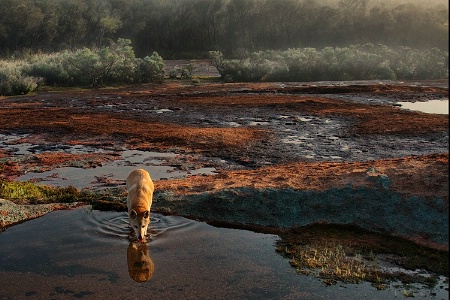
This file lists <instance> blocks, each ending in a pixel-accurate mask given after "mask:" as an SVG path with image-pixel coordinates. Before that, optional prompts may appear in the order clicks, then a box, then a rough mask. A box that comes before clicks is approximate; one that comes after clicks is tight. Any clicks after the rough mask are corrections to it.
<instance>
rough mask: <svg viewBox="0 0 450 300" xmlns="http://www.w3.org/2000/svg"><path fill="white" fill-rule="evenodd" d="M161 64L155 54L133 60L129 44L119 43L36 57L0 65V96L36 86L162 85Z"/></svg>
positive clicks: (26, 90)
mask: <svg viewBox="0 0 450 300" xmlns="http://www.w3.org/2000/svg"><path fill="white" fill-rule="evenodd" d="M163 78H164V62H163V59H162V57H161V56H159V55H158V53H156V52H154V53H153V54H152V55H151V56H147V57H145V58H144V59H139V58H136V57H135V54H134V51H133V47H131V41H130V40H126V39H119V40H118V41H117V42H112V43H111V45H110V46H108V47H105V48H101V49H88V48H84V49H80V50H77V51H62V52H57V53H52V54H39V55H34V56H31V57H29V58H28V59H27V60H26V61H0V95H16V94H26V93H28V92H30V91H32V90H33V89H35V88H36V87H37V86H38V84H39V82H43V83H44V84H46V85H52V86H102V85H106V84H121V83H134V82H137V83H141V82H146V83H149V82H162V80H163Z"/></svg>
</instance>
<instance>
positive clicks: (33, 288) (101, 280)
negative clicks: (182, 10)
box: [0, 208, 448, 300]
mask: <svg viewBox="0 0 450 300" xmlns="http://www.w3.org/2000/svg"><path fill="white" fill-rule="evenodd" d="M129 232H130V228H129V227H128V224H127V216H126V213H125V212H99V211H95V210H94V211H89V210H88V209H86V208H78V209H75V210H69V211H56V212H53V213H51V214H48V215H45V216H43V217H41V218H38V219H35V220H31V221H28V222H25V223H22V224H19V225H16V226H13V227H11V228H8V229H7V230H6V231H5V232H2V233H1V234H0V245H1V247H0V282H2V288H1V289H0V298H2V299H3V298H5V299H25V298H28V297H27V296H29V295H32V297H29V298H36V299H66V298H73V299H75V298H83V299H85V298H86V299H383V300H386V299H398V298H399V297H400V298H402V292H403V290H404V289H405V288H404V287H402V286H400V287H397V288H394V287H392V286H391V287H389V288H388V289H386V290H377V289H376V288H375V287H373V286H371V285H370V284H369V283H363V284H341V283H339V284H337V285H334V286H325V285H324V284H322V282H321V280H320V279H317V278H314V277H313V276H304V275H298V274H296V273H295V270H294V269H293V268H292V267H291V266H290V265H289V261H288V259H286V258H284V257H282V256H281V255H279V254H277V253H276V251H275V241H276V240H277V239H278V236H276V235H271V234H261V233H255V232H251V231H246V230H236V229H227V228H216V227H213V226H210V225H208V224H206V223H201V222H196V221H192V220H188V219H185V218H182V217H177V216H163V215H160V214H156V213H154V214H152V223H151V233H152V238H151V240H150V242H149V243H148V244H146V246H147V247H148V252H147V253H143V254H144V255H148V256H149V258H150V259H151V261H152V262H153V264H154V270H153V271H152V274H151V275H152V276H151V279H149V280H148V281H146V282H143V283H137V282H135V281H134V280H133V279H132V278H131V275H130V274H129V264H130V259H129V256H127V254H128V253H127V251H128V249H129V241H128V239H127V238H126V237H127V234H128V233H129ZM131 262H133V261H131ZM439 285H441V283H439V284H438V286H439ZM442 285H445V284H442ZM446 286H448V284H447V285H446ZM407 289H408V290H416V289H415V288H414V287H409V288H407ZM433 292H436V295H434V297H432V296H430V290H417V292H416V293H415V295H416V296H419V297H418V298H421V299H424V298H426V299H430V298H436V299H441V298H443V299H448V298H447V297H448V295H447V292H446V291H445V290H443V289H441V288H435V289H434V291H433ZM420 296H423V297H420Z"/></svg>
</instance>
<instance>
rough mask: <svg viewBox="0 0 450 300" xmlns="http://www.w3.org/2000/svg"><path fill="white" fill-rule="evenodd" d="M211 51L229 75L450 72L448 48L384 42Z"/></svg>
mask: <svg viewBox="0 0 450 300" xmlns="http://www.w3.org/2000/svg"><path fill="white" fill-rule="evenodd" d="M210 57H211V58H212V60H213V63H214V65H215V66H216V68H217V70H218V71H219V73H220V75H221V76H222V78H223V79H224V80H225V81H320V80H371V79H390V80H394V79H442V78H448V67H447V63H446V62H447V61H448V52H444V51H441V50H439V49H436V48H433V49H431V50H422V51H419V50H414V49H409V48H404V47H403V48H398V49H393V48H389V47H387V46H384V45H373V44H364V45H351V46H349V47H344V48H332V47H326V48H323V49H322V50H316V49H314V48H302V49H300V48H297V49H288V50H286V51H260V52H254V53H250V54H248V55H247V57H244V58H241V59H224V58H223V55H222V53H220V52H218V51H211V52H210Z"/></svg>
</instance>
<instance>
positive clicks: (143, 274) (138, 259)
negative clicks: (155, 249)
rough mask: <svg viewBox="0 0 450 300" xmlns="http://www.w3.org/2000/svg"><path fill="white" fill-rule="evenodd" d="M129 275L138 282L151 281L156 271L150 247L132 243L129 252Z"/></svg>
mask: <svg viewBox="0 0 450 300" xmlns="http://www.w3.org/2000/svg"><path fill="white" fill-rule="evenodd" d="M127 263H128V274H129V275H130V277H131V279H133V280H134V281H137V282H144V281H147V280H150V279H151V278H152V276H153V271H154V270H155V264H154V263H153V260H152V259H151V257H150V252H149V249H148V245H147V244H145V243H136V242H130V244H129V245H128V250H127Z"/></svg>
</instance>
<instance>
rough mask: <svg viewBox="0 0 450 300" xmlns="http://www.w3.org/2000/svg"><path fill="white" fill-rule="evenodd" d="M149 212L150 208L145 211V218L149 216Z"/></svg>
mask: <svg viewBox="0 0 450 300" xmlns="http://www.w3.org/2000/svg"><path fill="white" fill-rule="evenodd" d="M149 213H150V212H149V211H148V210H146V211H144V219H147V218H148V215H149Z"/></svg>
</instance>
